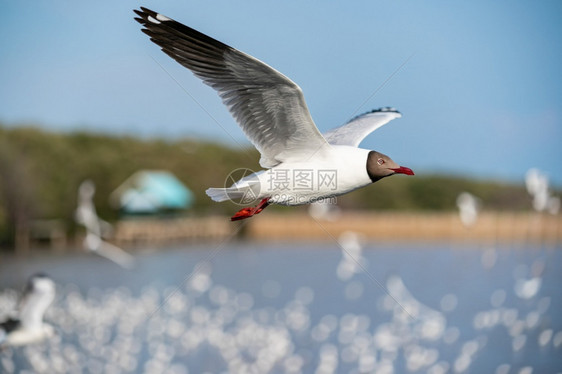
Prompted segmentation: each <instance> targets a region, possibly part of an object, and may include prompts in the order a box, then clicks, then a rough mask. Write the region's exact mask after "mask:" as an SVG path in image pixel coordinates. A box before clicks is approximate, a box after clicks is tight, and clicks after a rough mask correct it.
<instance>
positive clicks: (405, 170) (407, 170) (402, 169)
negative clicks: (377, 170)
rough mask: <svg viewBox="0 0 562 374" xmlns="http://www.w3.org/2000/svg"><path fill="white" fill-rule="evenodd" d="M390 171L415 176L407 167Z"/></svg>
mask: <svg viewBox="0 0 562 374" xmlns="http://www.w3.org/2000/svg"><path fill="white" fill-rule="evenodd" d="M390 170H392V171H394V172H395V173H397V174H406V175H414V172H413V171H412V169H410V168H407V167H405V166H400V167H399V168H394V169H392V168H391V169H390Z"/></svg>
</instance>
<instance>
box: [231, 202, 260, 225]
mask: <svg viewBox="0 0 562 374" xmlns="http://www.w3.org/2000/svg"><path fill="white" fill-rule="evenodd" d="M268 201H269V198H268V197H267V198H265V199H263V200H262V201H260V203H259V204H258V205H257V206H255V207H248V208H243V209H240V210H239V211H238V212H236V214H235V215H233V216H232V217H230V220H231V221H240V220H242V219H246V218H250V217H252V216H254V215H255V214H259V213H261V211H262V210H264V209H265V208H266V207H267V206H268V205H269V203H268Z"/></svg>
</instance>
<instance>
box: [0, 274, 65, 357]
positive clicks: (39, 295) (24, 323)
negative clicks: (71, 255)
mask: <svg viewBox="0 0 562 374" xmlns="http://www.w3.org/2000/svg"><path fill="white" fill-rule="evenodd" d="M54 299H55V283H54V282H53V281H52V279H50V278H49V277H47V276H46V275H44V274H36V275H34V276H32V277H31V278H30V279H29V281H28V283H27V286H26V288H25V290H24V293H23V296H22V298H21V300H20V303H19V305H18V310H17V313H16V315H15V316H14V317H11V318H9V319H8V320H6V321H4V322H2V323H0V348H4V347H7V346H21V345H26V344H32V343H37V342H40V341H43V340H44V339H47V338H49V337H51V336H53V335H54V332H55V330H54V328H53V326H51V325H49V324H47V323H44V322H43V315H44V314H45V311H46V310H47V308H48V307H49V306H50V305H51V303H52V302H53V300H54Z"/></svg>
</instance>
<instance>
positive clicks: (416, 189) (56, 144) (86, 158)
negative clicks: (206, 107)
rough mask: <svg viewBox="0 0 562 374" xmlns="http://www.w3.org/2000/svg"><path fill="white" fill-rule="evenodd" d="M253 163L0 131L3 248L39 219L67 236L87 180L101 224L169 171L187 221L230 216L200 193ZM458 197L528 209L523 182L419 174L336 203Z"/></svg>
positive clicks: (448, 202) (388, 205) (451, 202)
mask: <svg viewBox="0 0 562 374" xmlns="http://www.w3.org/2000/svg"><path fill="white" fill-rule="evenodd" d="M258 160H259V154H258V152H257V151H256V150H254V149H233V148H229V147H227V146H225V145H219V144H213V143H209V142H202V141H196V140H183V139H182V140H161V139H159V140H145V139H139V138H134V137H116V136H109V135H100V134H91V133H82V132H75V133H52V132H45V131H42V130H38V129H35V128H31V127H30V128H22V127H18V128H4V127H1V126H0V244H2V243H3V244H10V243H12V242H13V240H14V232H15V231H14V230H15V228H16V227H17V226H18V224H19V225H23V226H26V225H29V223H30V222H32V221H33V220H37V219H58V220H61V221H62V222H64V224H65V227H67V228H68V230H70V231H71V232H72V231H73V230H74V227H75V226H74V223H73V222H74V221H73V219H74V210H75V208H76V197H77V189H78V186H79V184H80V183H81V182H82V181H83V180H85V179H91V180H92V181H93V182H94V183H95V185H96V195H95V204H96V207H97V210H98V214H99V215H100V217H103V218H104V219H106V220H109V221H112V220H116V219H117V218H119V212H117V211H115V210H114V209H112V208H111V207H110V205H109V195H110V193H111V192H112V191H113V190H115V189H116V188H117V187H118V186H119V185H120V184H121V183H122V182H124V181H125V180H126V179H127V178H128V177H129V176H131V175H132V174H133V173H134V172H136V171H138V170H140V169H166V170H169V171H171V172H172V173H174V174H175V175H176V176H177V177H178V178H179V179H180V180H181V181H182V182H183V183H185V185H187V186H188V187H189V188H190V189H191V190H192V191H193V193H194V196H195V199H196V200H195V205H194V207H193V208H192V209H191V210H190V211H189V212H186V214H211V213H213V214H215V213H216V214H220V213H224V214H232V213H233V212H234V211H235V210H237V209H238V206H235V205H234V204H231V203H221V204H218V203H214V202H212V201H211V200H210V199H209V198H208V197H207V196H206V195H205V189H206V188H208V187H210V186H215V187H221V186H223V185H224V180H225V178H226V177H227V175H228V174H229V173H230V172H231V171H232V170H234V169H237V168H250V169H252V170H260V169H261V168H260V167H259V164H258ZM462 191H467V192H470V193H472V194H474V195H476V196H478V197H479V198H480V199H481V200H482V203H483V205H484V207H485V208H486V209H488V210H525V209H528V208H529V207H530V205H531V204H530V198H529V197H528V195H527V193H526V191H525V189H524V186H523V184H522V183H521V184H520V185H510V184H505V183H500V182H493V181H478V180H474V179H467V178H462V177H454V176H442V175H423V173H418V174H417V175H416V176H415V177H405V176H397V177H393V178H387V179H383V180H382V181H380V182H378V183H377V184H376V185H374V186H368V187H367V188H364V189H360V190H358V191H355V192H353V193H351V194H348V195H346V196H342V197H338V203H339V205H340V206H341V207H343V208H347V209H358V210H369V209H373V210H402V211H405V210H409V211H412V210H418V211H419V210H423V211H446V210H449V211H453V210H455V209H456V205H455V201H456V197H457V195H458V194H459V193H460V192H462ZM270 209H271V208H270ZM274 209H276V210H278V211H279V212H288V211H289V210H290V209H287V208H283V207H274ZM293 209H295V208H293ZM296 209H301V210H302V209H305V208H303V207H301V208H296Z"/></svg>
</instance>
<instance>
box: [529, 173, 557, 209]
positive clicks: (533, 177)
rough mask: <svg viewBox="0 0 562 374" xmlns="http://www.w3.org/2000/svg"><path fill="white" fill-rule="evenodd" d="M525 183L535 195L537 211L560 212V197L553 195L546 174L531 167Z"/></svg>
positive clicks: (534, 204)
mask: <svg viewBox="0 0 562 374" xmlns="http://www.w3.org/2000/svg"><path fill="white" fill-rule="evenodd" d="M525 185H526V186H527V191H528V192H529V194H530V195H531V196H532V197H533V208H534V209H535V210H536V211H537V212H548V213H550V214H558V212H559V211H560V198H559V197H558V196H552V195H551V192H550V189H549V183H548V177H547V176H546V174H544V173H542V172H541V171H540V170H538V169H535V168H532V169H529V171H527V174H526V175H525Z"/></svg>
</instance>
